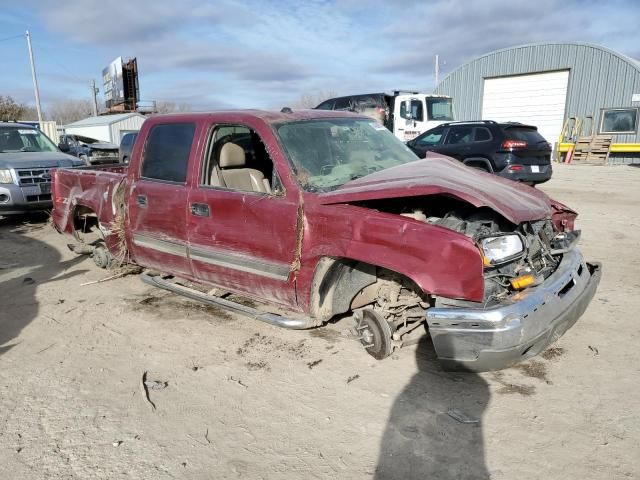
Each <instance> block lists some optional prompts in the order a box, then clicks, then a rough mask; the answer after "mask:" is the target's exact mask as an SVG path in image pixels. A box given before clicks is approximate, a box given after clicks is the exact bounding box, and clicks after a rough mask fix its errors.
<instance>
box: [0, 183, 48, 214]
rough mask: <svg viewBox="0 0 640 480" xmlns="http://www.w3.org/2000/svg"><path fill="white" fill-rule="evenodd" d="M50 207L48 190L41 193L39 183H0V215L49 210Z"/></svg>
mask: <svg viewBox="0 0 640 480" xmlns="http://www.w3.org/2000/svg"><path fill="white" fill-rule="evenodd" d="M51 207H52V203H51V193H50V190H49V191H48V192H47V193H43V191H42V189H41V187H40V186H39V185H34V186H29V187H26V186H22V187H21V186H18V185H14V184H11V183H8V184H6V183H5V184H2V185H0V215H20V214H24V213H29V212H35V211H43V210H49V209H51Z"/></svg>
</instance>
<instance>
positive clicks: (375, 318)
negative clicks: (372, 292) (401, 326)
mask: <svg viewBox="0 0 640 480" xmlns="http://www.w3.org/2000/svg"><path fill="white" fill-rule="evenodd" d="M354 317H355V319H356V330H357V332H358V336H359V337H358V338H359V340H360V343H362V346H363V347H364V348H365V350H366V351H367V353H368V354H369V355H371V356H372V357H373V358H375V359H376V360H382V359H383V358H386V357H388V356H389V355H391V352H392V351H393V343H392V338H391V336H392V334H393V332H392V329H391V325H390V324H389V322H387V321H386V320H385V319H384V317H382V315H380V314H379V313H376V312H375V311H373V310H372V309H370V308H365V309H362V310H357V311H356V312H354Z"/></svg>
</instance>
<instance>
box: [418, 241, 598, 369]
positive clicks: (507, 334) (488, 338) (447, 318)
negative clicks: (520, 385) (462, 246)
mask: <svg viewBox="0 0 640 480" xmlns="http://www.w3.org/2000/svg"><path fill="white" fill-rule="evenodd" d="M601 274H602V271H601V266H600V264H595V263H594V264H590V263H586V262H585V261H584V259H583V258H582V254H581V253H580V251H579V250H575V249H574V250H571V251H569V252H567V253H565V254H564V256H563V259H562V261H561V262H560V265H559V266H558V268H557V270H556V271H555V272H554V273H553V274H552V275H551V276H549V278H547V279H546V280H545V281H544V283H542V284H541V285H539V286H537V287H532V288H529V289H527V290H523V291H522V292H519V293H517V294H515V295H513V297H512V299H511V300H512V303H509V304H507V305H502V306H498V307H491V308H486V309H482V308H430V309H428V310H427V314H426V315H427V324H428V326H429V333H430V334H431V338H432V339H433V345H434V347H435V350H436V354H437V355H438V359H439V360H440V361H441V363H442V365H443V368H445V369H448V370H469V371H476V372H482V371H487V370H498V369H501V368H506V367H508V366H510V365H512V364H514V363H516V362H518V361H521V360H524V359H526V358H530V357H533V356H535V355H537V354H539V353H540V352H542V351H543V350H544V349H545V348H546V347H547V346H549V345H550V344H551V343H553V342H555V341H556V340H557V339H558V338H560V337H561V336H562V335H563V334H564V332H566V331H567V330H568V329H569V328H571V327H572V326H573V324H574V323H575V322H576V321H577V320H578V318H580V316H581V315H582V314H583V313H584V311H585V310H586V309H587V306H588V305H589V302H590V301H591V299H592V298H593V296H594V295H595V292H596V289H597V287H598V284H599V283H600V277H601Z"/></svg>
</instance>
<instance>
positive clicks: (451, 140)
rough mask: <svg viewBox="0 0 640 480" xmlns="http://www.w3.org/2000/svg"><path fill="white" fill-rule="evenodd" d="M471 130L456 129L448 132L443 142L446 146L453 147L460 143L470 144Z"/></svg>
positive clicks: (464, 128) (466, 128)
mask: <svg viewBox="0 0 640 480" xmlns="http://www.w3.org/2000/svg"><path fill="white" fill-rule="evenodd" d="M472 134H473V129H472V128H471V127H457V128H452V129H451V130H449V135H447V138H446V140H445V142H444V143H445V144H447V145H455V144H460V143H471V139H472Z"/></svg>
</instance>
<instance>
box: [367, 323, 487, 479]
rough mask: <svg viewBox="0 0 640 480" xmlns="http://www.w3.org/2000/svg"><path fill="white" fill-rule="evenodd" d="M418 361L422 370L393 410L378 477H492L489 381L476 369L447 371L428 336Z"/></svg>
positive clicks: (382, 445)
mask: <svg viewBox="0 0 640 480" xmlns="http://www.w3.org/2000/svg"><path fill="white" fill-rule="evenodd" d="M416 361H417V366H418V372H417V373H416V374H415V375H414V376H413V378H412V379H411V381H410V382H409V384H408V385H407V386H406V387H405V388H404V390H403V391H402V393H400V395H399V396H398V397H397V398H396V400H395V402H394V404H393V407H392V409H391V413H390V415H389V420H388V422H387V427H386V429H385V433H384V435H383V438H382V443H381V447H380V455H379V459H378V466H377V468H376V474H375V476H374V478H376V479H378V480H389V479H403V480H411V479H421V480H428V479H434V480H448V479H451V480H453V479H455V480H466V479H469V480H471V479H473V480H481V479H487V478H489V473H488V470H487V467H486V465H485V458H484V445H483V435H482V423H481V419H482V415H483V412H484V410H485V409H486V407H487V404H488V402H489V398H490V393H489V386H488V384H487V382H486V381H485V380H484V379H483V378H482V377H481V376H480V375H478V374H475V373H463V372H455V373H448V372H444V371H443V370H442V369H441V368H440V367H439V365H438V361H437V358H436V355H435V352H434V350H433V344H432V343H431V340H430V339H429V337H428V336H427V335H425V336H423V337H422V338H421V339H420V342H419V343H418V347H417V350H416ZM454 417H457V419H456V418H454ZM463 422H470V423H463Z"/></svg>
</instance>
